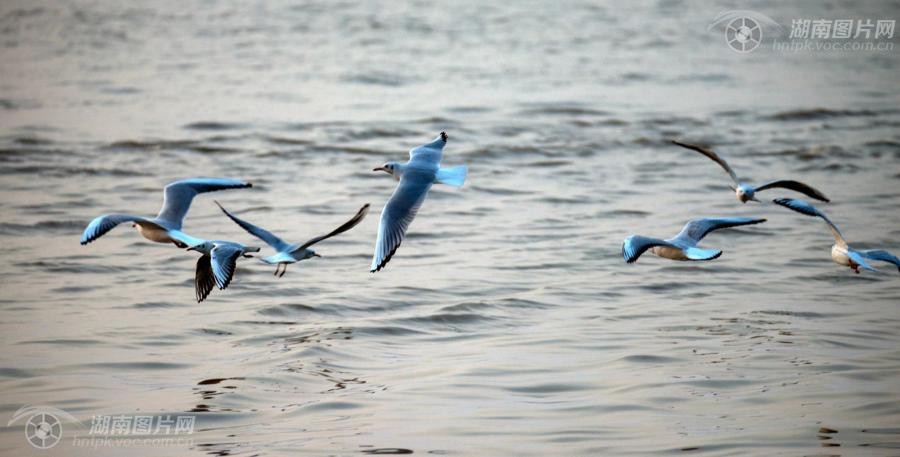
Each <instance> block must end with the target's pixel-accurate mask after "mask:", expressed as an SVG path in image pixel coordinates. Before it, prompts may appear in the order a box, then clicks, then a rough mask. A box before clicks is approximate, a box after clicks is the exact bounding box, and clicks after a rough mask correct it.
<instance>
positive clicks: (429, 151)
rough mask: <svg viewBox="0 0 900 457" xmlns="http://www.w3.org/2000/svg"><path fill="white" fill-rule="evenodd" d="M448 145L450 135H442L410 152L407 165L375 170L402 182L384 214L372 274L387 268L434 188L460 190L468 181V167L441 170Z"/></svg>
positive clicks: (395, 165)
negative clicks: (432, 187) (444, 152)
mask: <svg viewBox="0 0 900 457" xmlns="http://www.w3.org/2000/svg"><path fill="white" fill-rule="evenodd" d="M446 144H447V134H446V133H444V132H441V133H440V135H438V136H437V137H436V138H435V139H434V140H432V141H431V142H430V143H427V144H423V145H422V146H419V147H417V148H414V149H411V150H410V151H409V161H407V162H406V163H400V162H388V163H386V164H384V165H382V166H380V167H376V168H375V169H373V170H372V171H384V172H386V173H388V174H390V175H391V176H393V177H394V179H396V180H398V181H400V184H399V185H398V186H397V189H396V190H394V194H393V195H391V198H390V200H388V202H387V204H385V205H384V209H382V210H381V221H380V222H379V223H378V238H377V240H376V241H375V254H374V255H373V256H372V267H371V272H372V273H374V272H376V271H379V270H381V269H382V268H384V266H385V265H387V263H388V262H389V261H390V260H391V257H393V255H394V253H395V252H397V248H399V247H400V243H401V242H402V241H403V237H404V236H405V235H406V230H407V229H408V228H409V224H410V223H411V222H412V220H413V219H414V218H415V217H416V213H417V212H418V211H419V208H420V207H421V206H422V202H424V201H425V196H426V195H428V190H429V189H431V185H432V184H434V183H441V184H448V185H450V186H454V187H461V186H462V185H463V183H464V182H465V181H466V175H467V174H468V168H467V167H466V166H465V165H462V166H458V167H449V168H441V156H442V155H443V151H444V145H446Z"/></svg>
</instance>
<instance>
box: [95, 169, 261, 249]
mask: <svg viewBox="0 0 900 457" xmlns="http://www.w3.org/2000/svg"><path fill="white" fill-rule="evenodd" d="M245 187H253V185H252V184H250V183H248V182H244V181H239V180H237V179H228V178H192V179H184V180H181V181H175V182H173V183H170V184H169V185H167V186H166V188H165V190H164V191H163V206H162V209H160V210H159V214H157V215H156V217H153V218H149V217H143V216H134V215H131V214H104V215H102V216H99V217H97V218H96V219H94V220H93V221H91V223H90V224H88V226H87V228H85V229H84V233H83V234H82V235H81V244H82V245H84V244H88V243H90V242H91V241H94V240H96V239H97V238H100V237H101V236H103V235H104V234H105V233H106V232H108V231H110V230H112V229H113V228H115V227H116V226H117V225H119V224H121V223H123V222H131V223H132V226H133V227H135V228H136V229H137V231H138V233H140V234H141V236H143V237H144V238H146V239H148V240H150V241H155V242H157V243H173V244H175V245H176V246H178V247H180V248H186V247H189V246H194V245H197V244H200V243H202V242H203V241H204V240H202V239H199V238H194V237H192V236H190V235H188V234H186V233H184V232H182V231H181V225H182V223H183V222H184V216H185V215H187V212H188V209H190V207H191V201H193V200H194V197H195V196H196V195H197V194H202V193H206V192H214V191H217V190H225V189H242V188H245Z"/></svg>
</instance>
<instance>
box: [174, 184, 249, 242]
mask: <svg viewBox="0 0 900 457" xmlns="http://www.w3.org/2000/svg"><path fill="white" fill-rule="evenodd" d="M252 186H253V185H252V184H250V183H247V182H244V181H239V180H237V179H228V178H193V179H184V180H181V181H175V182H173V183H171V184H169V185H168V186H166V188H165V190H164V191H163V193H164V195H165V197H164V199H163V206H162V208H161V209H160V210H159V214H158V215H157V216H156V219H157V220H159V221H160V222H162V223H164V224H165V225H166V228H169V229H175V230H180V229H181V223H182V222H183V221H184V216H185V215H186V214H187V212H188V209H189V208H190V207H191V200H193V199H194V196H196V195H197V194H202V193H205V192H213V191H216V190H224V189H240V188H244V187H252Z"/></svg>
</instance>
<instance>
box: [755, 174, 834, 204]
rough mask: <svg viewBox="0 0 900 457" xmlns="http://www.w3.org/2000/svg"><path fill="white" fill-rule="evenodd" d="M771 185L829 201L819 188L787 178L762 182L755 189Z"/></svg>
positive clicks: (762, 188) (763, 188)
mask: <svg viewBox="0 0 900 457" xmlns="http://www.w3.org/2000/svg"><path fill="white" fill-rule="evenodd" d="M773 187H780V188H782V189H790V190H793V191H795V192H800V193H801V194H805V195H806V196H807V197H809V198H815V199H816V200H819V201H823V202H830V201H831V200H829V199H828V197H826V196H825V194H823V193H822V192H821V191H820V190H818V189H815V188H813V187H812V186H809V185H806V184H803V183H802V182H800V181H793V180H789V179H782V180H778V181H772V182H770V183H767V184H763V185H761V186H759V187H757V188H756V191H757V192H758V191H761V190H766V189H771V188H773Z"/></svg>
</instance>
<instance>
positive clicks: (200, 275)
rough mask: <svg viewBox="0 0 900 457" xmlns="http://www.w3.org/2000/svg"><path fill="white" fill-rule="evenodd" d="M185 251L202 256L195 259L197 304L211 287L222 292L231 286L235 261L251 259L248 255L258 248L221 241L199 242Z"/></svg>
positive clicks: (207, 293) (204, 297)
mask: <svg viewBox="0 0 900 457" xmlns="http://www.w3.org/2000/svg"><path fill="white" fill-rule="evenodd" d="M187 250H188V251H197V252H199V253H201V254H203V255H201V256H200V258H199V259H197V268H196V272H195V273H194V292H195V293H196V295H197V303H200V302H202V301H203V300H205V299H206V297H207V296H208V295H209V293H210V291H212V289H213V286H215V287H218V288H219V290H223V289H225V288H226V287H228V285H229V284H231V279H232V278H233V277H234V271H235V269H236V268H237V259H239V258H240V257H253V256H252V255H250V253H251V252H259V248H258V247H251V246H244V245H243V244H240V243H235V242H234V241H223V240H200V243H197V244H195V245H193V246H191V247H189V248H187Z"/></svg>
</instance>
